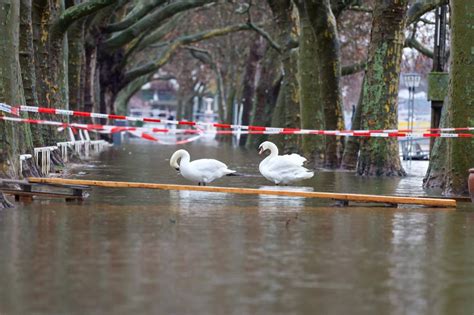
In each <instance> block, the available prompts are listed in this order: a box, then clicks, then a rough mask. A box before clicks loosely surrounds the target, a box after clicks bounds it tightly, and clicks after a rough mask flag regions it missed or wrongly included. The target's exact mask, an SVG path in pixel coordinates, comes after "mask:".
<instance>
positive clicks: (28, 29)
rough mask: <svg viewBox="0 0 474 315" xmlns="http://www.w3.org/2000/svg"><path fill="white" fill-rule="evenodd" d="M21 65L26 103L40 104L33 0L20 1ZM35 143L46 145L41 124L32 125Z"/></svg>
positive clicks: (43, 128) (44, 129) (33, 116)
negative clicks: (32, 11) (37, 88)
mask: <svg viewBox="0 0 474 315" xmlns="http://www.w3.org/2000/svg"><path fill="white" fill-rule="evenodd" d="M20 65H21V78H22V81H23V88H24V92H25V102H26V103H25V104H26V105H29V106H39V103H38V94H37V91H36V70H35V53H34V46H33V20H32V17H31V0H21V1H20ZM28 116H29V117H30V118H32V119H40V115H39V114H33V113H29V114H28ZM30 129H31V133H32V136H33V144H34V145H35V146H37V147H41V146H44V140H43V135H44V134H46V132H47V129H46V128H45V127H44V126H41V125H30Z"/></svg>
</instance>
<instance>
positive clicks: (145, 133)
mask: <svg viewBox="0 0 474 315" xmlns="http://www.w3.org/2000/svg"><path fill="white" fill-rule="evenodd" d="M0 120H5V121H12V122H19V123H27V124H34V125H48V126H54V127H58V128H73V129H82V130H87V131H92V132H98V133H108V134H113V133H118V132H128V133H131V134H133V135H134V136H137V137H140V138H143V139H146V140H150V141H154V142H158V143H161V144H168V145H175V144H184V143H189V142H193V141H195V140H197V139H199V138H200V137H201V135H202V133H201V132H200V131H199V130H182V129H179V130H176V131H178V132H176V133H174V134H178V135H194V136H193V137H190V138H187V139H182V140H176V141H174V142H167V141H164V140H162V139H158V138H156V137H154V136H152V135H150V133H170V132H168V131H169V130H168V129H160V128H143V127H121V126H111V125H98V124H78V123H63V122H59V121H50V120H38V119H26V118H17V117H7V116H0Z"/></svg>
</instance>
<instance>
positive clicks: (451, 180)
mask: <svg viewBox="0 0 474 315" xmlns="http://www.w3.org/2000/svg"><path fill="white" fill-rule="evenodd" d="M472 25H474V4H473V3H472V1H469V0H456V1H451V28H452V40H451V67H450V69H451V71H450V79H449V92H448V102H447V104H446V106H444V107H445V108H443V117H442V121H441V125H442V126H443V127H463V126H472V123H473V121H474V82H473V81H472V74H473V73H474V55H473V53H474V52H473V48H472V43H473V42H474V30H473V29H472ZM472 152H474V142H473V141H470V140H467V139H462V138H456V139H438V140H436V142H435V145H434V147H433V152H432V155H431V160H430V168H429V170H428V172H427V174H426V176H425V183H424V187H426V188H428V187H441V188H442V189H443V193H444V194H446V195H457V194H465V193H467V178H468V176H469V168H472V167H474V155H473V154H472Z"/></svg>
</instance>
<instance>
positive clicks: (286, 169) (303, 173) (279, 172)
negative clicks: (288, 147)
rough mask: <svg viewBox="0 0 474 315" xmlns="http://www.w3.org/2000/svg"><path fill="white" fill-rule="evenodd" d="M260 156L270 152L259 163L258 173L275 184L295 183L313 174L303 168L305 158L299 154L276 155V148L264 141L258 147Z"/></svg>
mask: <svg viewBox="0 0 474 315" xmlns="http://www.w3.org/2000/svg"><path fill="white" fill-rule="evenodd" d="M259 149H260V154H261V153H262V152H263V151H265V150H270V155H269V156H267V157H266V158H265V159H263V161H262V162H260V165H259V167H258V168H259V170H260V173H261V174H262V175H263V177H265V178H266V179H268V180H269V181H272V182H274V183H275V184H289V183H292V182H295V181H299V180H303V179H307V178H311V177H313V176H314V172H312V171H310V170H308V169H307V168H305V167H304V166H303V163H304V162H305V161H306V158H304V157H302V156H301V155H299V154H296V153H293V154H286V155H278V148H277V146H276V145H275V144H274V143H272V142H270V141H265V142H263V143H262V144H261V145H260V146H259Z"/></svg>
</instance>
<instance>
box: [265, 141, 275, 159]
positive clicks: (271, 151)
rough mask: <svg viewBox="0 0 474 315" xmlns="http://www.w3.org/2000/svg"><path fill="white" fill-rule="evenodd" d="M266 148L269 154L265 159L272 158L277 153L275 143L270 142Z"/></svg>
mask: <svg viewBox="0 0 474 315" xmlns="http://www.w3.org/2000/svg"><path fill="white" fill-rule="evenodd" d="M268 149H269V150H270V155H269V156H268V157H267V159H271V158H274V157H275V156H277V155H278V148H277V146H276V145H275V144H273V143H270V144H269V145H268Z"/></svg>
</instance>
